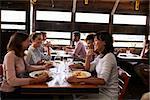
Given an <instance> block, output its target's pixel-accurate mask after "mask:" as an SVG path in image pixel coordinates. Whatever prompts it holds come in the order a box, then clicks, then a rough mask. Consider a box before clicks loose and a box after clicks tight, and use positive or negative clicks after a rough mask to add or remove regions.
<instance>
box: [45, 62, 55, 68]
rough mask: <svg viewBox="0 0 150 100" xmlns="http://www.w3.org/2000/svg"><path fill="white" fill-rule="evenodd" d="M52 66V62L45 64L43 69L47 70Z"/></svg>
mask: <svg viewBox="0 0 150 100" xmlns="http://www.w3.org/2000/svg"><path fill="white" fill-rule="evenodd" d="M52 66H53V62H49V63H45V64H44V68H45V69H46V70H47V69H49V68H51V67H52Z"/></svg>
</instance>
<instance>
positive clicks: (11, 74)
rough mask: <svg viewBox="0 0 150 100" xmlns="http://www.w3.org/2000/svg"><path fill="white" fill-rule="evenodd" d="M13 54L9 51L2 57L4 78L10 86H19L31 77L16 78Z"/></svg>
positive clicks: (27, 81)
mask: <svg viewBox="0 0 150 100" xmlns="http://www.w3.org/2000/svg"><path fill="white" fill-rule="evenodd" d="M15 66H16V63H15V54H14V53H11V52H9V53H8V54H6V56H5V58H4V70H5V72H6V79H7V82H8V84H10V85H11V86H21V85H26V84H29V83H30V80H31V78H18V77H17V76H16V68H15Z"/></svg>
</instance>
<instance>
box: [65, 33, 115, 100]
mask: <svg viewBox="0 0 150 100" xmlns="http://www.w3.org/2000/svg"><path fill="white" fill-rule="evenodd" d="M113 50H114V48H113V39H112V36H111V35H110V34H109V33H107V32H101V33H100V32H98V33H96V36H95V38H94V50H92V49H91V50H89V51H88V53H87V55H86V59H85V70H88V71H93V70H95V71H96V73H97V77H96V78H94V77H91V78H87V79H77V78H76V77H74V76H73V77H70V78H68V82H79V83H85V84H95V85H99V94H90V95H88V98H87V99H88V100H90V99H91V100H117V99H118V72H117V62H116V58H115V55H114V54H113ZM94 51H96V52H99V55H98V56H97V57H96V58H95V59H94V61H92V62H90V59H91V57H92V55H93V54H94Z"/></svg>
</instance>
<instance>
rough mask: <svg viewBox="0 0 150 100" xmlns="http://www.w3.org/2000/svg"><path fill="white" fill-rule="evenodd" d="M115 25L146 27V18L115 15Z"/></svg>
mask: <svg viewBox="0 0 150 100" xmlns="http://www.w3.org/2000/svg"><path fill="white" fill-rule="evenodd" d="M113 24H133V25H146V16H142V15H118V14H115V15H114V17H113Z"/></svg>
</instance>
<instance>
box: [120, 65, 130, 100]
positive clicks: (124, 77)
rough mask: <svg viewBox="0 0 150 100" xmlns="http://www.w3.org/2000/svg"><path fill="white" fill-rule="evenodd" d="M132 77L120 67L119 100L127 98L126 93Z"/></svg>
mask: <svg viewBox="0 0 150 100" xmlns="http://www.w3.org/2000/svg"><path fill="white" fill-rule="evenodd" d="M130 77H131V75H129V74H128V73H127V72H126V71H124V70H123V69H121V68H120V67H118V78H119V89H120V90H119V96H118V100H123V97H124V96H125V92H126V90H127V87H128V83H129V79H130Z"/></svg>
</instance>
